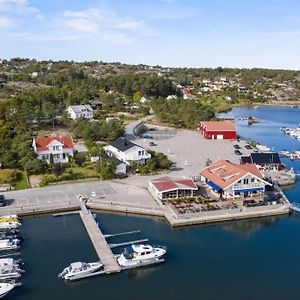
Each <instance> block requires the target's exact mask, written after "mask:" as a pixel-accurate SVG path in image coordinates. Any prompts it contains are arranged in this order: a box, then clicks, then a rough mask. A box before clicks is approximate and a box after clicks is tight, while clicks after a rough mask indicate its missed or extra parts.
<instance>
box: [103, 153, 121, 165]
mask: <svg viewBox="0 0 300 300" xmlns="http://www.w3.org/2000/svg"><path fill="white" fill-rule="evenodd" d="M104 156H105V158H106V159H107V160H109V161H114V162H115V163H116V166H118V165H120V164H125V163H124V162H122V161H121V160H119V159H117V158H116V157H115V156H114V155H113V154H112V153H110V152H108V153H107V152H104Z"/></svg>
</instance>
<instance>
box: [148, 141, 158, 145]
mask: <svg viewBox="0 0 300 300" xmlns="http://www.w3.org/2000/svg"><path fill="white" fill-rule="evenodd" d="M149 146H157V144H155V143H154V142H150V143H149Z"/></svg>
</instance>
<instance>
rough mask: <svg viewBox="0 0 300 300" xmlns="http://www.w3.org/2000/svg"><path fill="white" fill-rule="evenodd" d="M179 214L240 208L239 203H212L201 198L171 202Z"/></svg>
mask: <svg viewBox="0 0 300 300" xmlns="http://www.w3.org/2000/svg"><path fill="white" fill-rule="evenodd" d="M169 204H170V205H171V207H172V208H173V209H174V210H175V211H176V212H177V213H178V214H192V213H200V212H207V211H220V210H227V209H234V208H238V203H234V202H226V203H225V202H221V201H211V200H209V199H206V198H203V197H201V196H197V197H190V198H183V199H180V200H172V201H169Z"/></svg>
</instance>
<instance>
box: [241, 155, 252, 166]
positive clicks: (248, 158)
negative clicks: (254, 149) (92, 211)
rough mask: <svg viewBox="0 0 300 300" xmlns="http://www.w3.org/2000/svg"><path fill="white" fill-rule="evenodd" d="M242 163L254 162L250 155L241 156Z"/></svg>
mask: <svg viewBox="0 0 300 300" xmlns="http://www.w3.org/2000/svg"><path fill="white" fill-rule="evenodd" d="M241 163H242V164H252V160H251V157H250V156H241Z"/></svg>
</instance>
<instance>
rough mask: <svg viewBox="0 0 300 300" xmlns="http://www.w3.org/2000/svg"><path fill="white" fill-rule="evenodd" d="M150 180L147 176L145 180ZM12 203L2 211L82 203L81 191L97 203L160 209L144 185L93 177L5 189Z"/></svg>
mask: <svg viewBox="0 0 300 300" xmlns="http://www.w3.org/2000/svg"><path fill="white" fill-rule="evenodd" d="M143 181H144V182H147V180H145V179H144V180H143ZM3 194H4V195H5V197H6V199H7V200H8V201H9V205H8V206H5V207H1V208H0V212H1V213H4V214H5V211H10V210H11V209H14V208H20V209H21V210H22V209H24V210H26V209H27V208H28V207H31V208H32V209H35V208H36V209H42V208H45V209H46V208H52V207H53V208H59V207H64V208H66V207H72V206H76V205H77V206H78V195H79V194H81V195H83V196H84V197H86V198H89V199H90V200H92V201H93V202H94V203H103V204H116V205H120V206H132V207H138V208H148V209H157V208H158V204H157V203H156V202H155V201H154V200H153V199H152V197H151V195H150V194H149V193H148V191H147V190H146V189H145V188H144V187H143V186H142V187H140V186H136V185H131V184H130V183H128V182H127V183H126V182H124V181H122V180H121V181H118V180H117V181H112V182H103V181H93V182H84V183H70V184H63V185H53V186H47V187H44V188H34V189H28V190H20V191H10V192H5V193H3Z"/></svg>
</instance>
